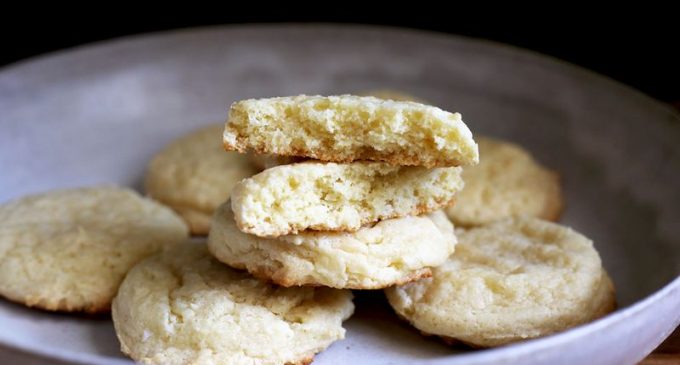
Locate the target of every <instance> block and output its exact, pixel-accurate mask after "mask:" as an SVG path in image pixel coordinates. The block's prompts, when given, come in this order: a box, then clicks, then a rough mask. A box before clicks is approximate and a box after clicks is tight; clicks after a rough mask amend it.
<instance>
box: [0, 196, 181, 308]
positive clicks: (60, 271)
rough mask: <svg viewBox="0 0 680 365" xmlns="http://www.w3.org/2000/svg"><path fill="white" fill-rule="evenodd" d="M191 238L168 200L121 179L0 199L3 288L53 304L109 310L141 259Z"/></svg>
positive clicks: (19, 298) (32, 301)
mask: <svg viewBox="0 0 680 365" xmlns="http://www.w3.org/2000/svg"><path fill="white" fill-rule="evenodd" d="M187 238H188V231H187V227H186V225H185V224H184V222H183V221H182V220H181V219H180V218H179V217H178V216H177V215H176V214H175V213H174V212H173V211H172V210H170V209H169V208H167V207H165V206H162V205H160V204H158V203H156V202H154V201H152V200H149V199H145V198H142V197H141V196H139V194H137V193H135V192H133V191H131V190H127V189H122V188H116V187H92V188H80V189H70V190H60V191H53V192H48V193H45V194H39V195H33V196H29V197H26V198H23V199H19V200H15V201H13V202H9V203H6V204H3V205H1V206H0V295H2V296H4V297H6V298H8V299H10V300H12V301H15V302H18V303H23V304H25V305H27V306H29V307H37V308H41V309H45V310H50V311H67V312H78V311H82V312H91V313H94V312H107V311H109V309H110V305H111V299H113V297H114V295H115V294H116V290H117V289H118V285H119V284H120V282H121V280H123V276H125V273H126V272H127V271H128V270H129V269H130V268H131V267H132V266H133V265H134V264H136V263H137V262H138V261H139V260H141V259H143V258H144V257H146V256H149V255H151V254H153V253H155V252H157V251H158V250H161V249H162V248H163V247H165V246H171V245H175V244H177V243H179V242H182V241H184V240H186V239H187Z"/></svg>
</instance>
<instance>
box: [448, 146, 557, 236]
mask: <svg viewBox="0 0 680 365" xmlns="http://www.w3.org/2000/svg"><path fill="white" fill-rule="evenodd" d="M477 143H478V144H479V156H480V157H479V158H480V160H479V164H478V165H476V166H468V167H465V168H464V169H463V181H465V188H464V189H463V191H461V192H460V193H459V194H458V195H457V197H456V204H455V206H451V207H449V208H447V209H446V213H447V214H448V216H449V218H451V219H452V220H453V222H454V223H456V225H459V226H478V225H483V224H487V223H491V222H493V221H497V220H500V219H504V218H510V217H517V216H522V215H526V216H532V217H537V218H542V219H546V220H551V221H556V220H557V219H559V217H560V214H561V213H562V208H563V205H564V204H563V200H562V191H561V187H560V181H559V176H558V175H557V173H555V172H553V171H550V170H548V169H546V168H545V167H543V166H541V165H540V164H539V163H538V162H536V161H535V160H534V159H533V157H531V155H530V154H529V152H527V151H526V150H524V149H522V148H521V147H520V146H517V145H515V144H512V143H508V142H503V141H500V140H496V139H492V138H488V137H478V138H477Z"/></svg>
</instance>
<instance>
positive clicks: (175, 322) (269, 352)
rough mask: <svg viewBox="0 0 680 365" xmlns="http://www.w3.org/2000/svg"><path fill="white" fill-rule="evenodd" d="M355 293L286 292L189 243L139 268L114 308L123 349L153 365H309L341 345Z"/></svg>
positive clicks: (129, 277)
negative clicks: (318, 355) (336, 344)
mask: <svg viewBox="0 0 680 365" xmlns="http://www.w3.org/2000/svg"><path fill="white" fill-rule="evenodd" d="M353 310H354V306H353V304H352V294H351V292H349V291H342V290H335V289H330V288H281V287H277V286H274V285H271V284H266V283H264V282H262V281H260V280H257V279H255V278H253V277H251V276H250V275H248V274H247V273H244V272H239V271H235V270H232V269H230V268H229V267H227V266H226V265H224V264H222V263H220V262H218V261H217V260H215V259H213V258H212V257H211V256H210V255H209V253H208V251H207V249H206V248H205V245H204V244H198V243H187V244H184V245H181V246H178V247H176V248H174V249H172V250H168V251H165V252H163V253H161V254H159V255H156V256H153V257H150V258H148V259H146V260H144V261H143V262H141V263H140V264H138V265H137V266H135V267H134V268H133V269H132V270H131V271H130V273H129V274H128V275H127V276H126V278H125V280H124V282H123V284H122V285H121V288H120V291H119V293H118V296H117V297H116V299H115V300H114V304H113V313H112V315H113V321H114V325H115V328H116V333H117V335H118V338H119V340H120V342H121V349H122V351H123V352H124V353H126V354H128V355H129V356H130V357H132V358H133V359H134V360H136V361H139V362H142V363H146V364H187V363H192V364H284V363H307V362H309V361H311V358H312V356H313V355H314V354H315V353H317V352H319V351H321V350H323V349H324V348H326V347H327V346H329V345H330V344H331V343H332V342H334V341H336V340H339V339H342V338H343V337H344V333H345V330H344V329H343V328H342V321H343V320H345V319H347V318H348V317H349V316H350V315H351V314H352V312H353Z"/></svg>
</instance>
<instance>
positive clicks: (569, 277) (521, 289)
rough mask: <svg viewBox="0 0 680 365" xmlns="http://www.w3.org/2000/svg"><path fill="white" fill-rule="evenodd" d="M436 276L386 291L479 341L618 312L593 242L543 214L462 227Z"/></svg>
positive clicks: (445, 331) (415, 317)
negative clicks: (465, 228)
mask: <svg viewBox="0 0 680 365" xmlns="http://www.w3.org/2000/svg"><path fill="white" fill-rule="evenodd" d="M456 235H457V237H458V240H459V243H458V246H457V247H456V252H455V253H454V254H453V255H451V257H450V258H449V260H448V261H447V262H446V263H444V264H443V265H441V266H439V267H437V268H435V269H433V270H432V277H431V278H427V279H423V280H420V281H417V282H414V283H410V284H406V285H403V286H399V287H392V288H388V289H386V290H385V293H386V294H387V298H388V300H389V303H390V305H391V306H392V307H393V308H394V310H395V311H396V312H397V314H398V315H399V316H401V317H403V318H405V319H406V320H408V321H409V322H410V323H411V324H413V325H414V326H415V327H416V328H418V329H419V330H421V331H422V332H424V333H427V334H433V335H437V336H441V337H445V338H449V339H455V340H458V341H461V342H464V343H467V344H471V345H473V346H478V347H489V346H500V345H504V344H507V343H511V342H516V341H520V340H524V339H529V338H535V337H540V336H545V335H549V334H551V333H554V332H558V331H562V330H565V329H568V328H570V327H574V326H577V325H580V324H583V323H586V322H589V321H592V320H595V319H597V318H599V317H601V316H604V315H605V314H607V313H609V312H611V311H612V310H613V309H614V306H615V296H614V287H613V284H612V282H611V280H610V279H609V277H608V275H607V273H606V272H605V271H604V269H603V268H602V263H601V261H600V257H599V255H598V253H597V251H596V250H595V248H594V247H593V243H592V241H591V240H589V239H588V238H586V237H584V236H583V235H581V234H580V233H577V232H575V231H573V230H572V229H570V228H568V227H564V226H561V225H558V224H555V223H551V222H546V221H541V220H539V219H535V218H524V219H510V220H505V221H500V222H497V223H494V224H491V225H488V226H483V227H479V228H473V229H470V230H457V231H456Z"/></svg>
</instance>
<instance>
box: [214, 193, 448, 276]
mask: <svg viewBox="0 0 680 365" xmlns="http://www.w3.org/2000/svg"><path fill="white" fill-rule="evenodd" d="M455 246H456V237H455V235H454V232H453V225H452V224H451V223H450V221H449V220H448V219H447V218H446V214H444V212H442V211H436V212H433V213H432V214H430V215H425V216H419V217H404V218H396V219H388V220H384V221H380V222H378V223H377V224H375V225H374V226H369V227H364V228H361V229H360V230H358V231H357V232H354V233H347V232H312V231H306V232H301V233H299V234H298V235H287V236H280V237H277V238H260V237H257V236H253V235H249V234H245V233H243V232H241V231H239V229H238V228H237V227H236V223H235V222H234V215H233V213H232V211H231V208H230V206H229V203H228V202H227V203H225V204H224V205H223V206H221V207H220V208H219V209H218V210H217V212H216V213H215V219H214V221H213V227H212V229H211V230H210V235H209V236H208V249H209V250H210V252H212V253H213V255H214V256H215V257H217V259H219V260H220V261H222V262H224V263H226V264H228V265H230V266H232V267H235V268H238V269H246V270H248V271H249V272H250V273H252V274H253V275H255V276H257V277H260V278H262V279H266V280H269V281H273V282H274V283H276V284H279V285H283V286H293V285H323V286H329V287H333V288H348V289H379V288H385V287H388V286H391V285H394V284H403V283H406V282H409V281H412V280H415V279H418V278H421V277H425V276H429V275H430V272H431V271H430V267H433V266H437V265H440V264H442V263H443V262H444V261H446V258H447V257H448V256H449V255H450V254H451V253H453V251H454V248H455Z"/></svg>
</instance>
